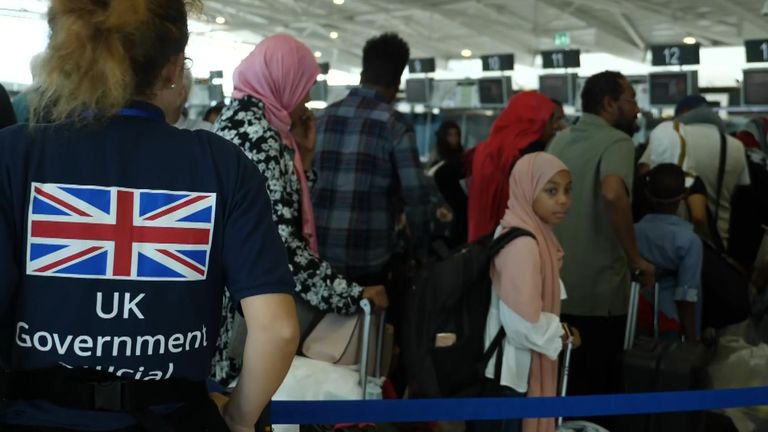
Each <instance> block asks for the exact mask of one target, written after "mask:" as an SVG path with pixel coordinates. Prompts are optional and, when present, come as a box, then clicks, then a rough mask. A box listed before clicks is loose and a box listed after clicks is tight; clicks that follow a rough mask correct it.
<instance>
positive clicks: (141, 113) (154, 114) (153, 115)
mask: <svg viewBox="0 0 768 432" xmlns="http://www.w3.org/2000/svg"><path fill="white" fill-rule="evenodd" d="M117 114H118V115H121V116H125V117H141V118H146V119H150V120H156V121H164V120H165V115H164V114H163V112H162V111H160V110H159V109H157V110H148V109H141V108H121V109H120V110H118V111H117Z"/></svg>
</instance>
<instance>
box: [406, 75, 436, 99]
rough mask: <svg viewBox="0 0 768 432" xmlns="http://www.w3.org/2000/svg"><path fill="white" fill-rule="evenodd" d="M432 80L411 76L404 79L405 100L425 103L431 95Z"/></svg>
mask: <svg viewBox="0 0 768 432" xmlns="http://www.w3.org/2000/svg"><path fill="white" fill-rule="evenodd" d="M431 87H432V80H431V79H428V78H413V79H409V80H406V81H405V100H406V101H407V102H409V103H415V104H427V103H429V102H430V101H431V97H432V88H431Z"/></svg>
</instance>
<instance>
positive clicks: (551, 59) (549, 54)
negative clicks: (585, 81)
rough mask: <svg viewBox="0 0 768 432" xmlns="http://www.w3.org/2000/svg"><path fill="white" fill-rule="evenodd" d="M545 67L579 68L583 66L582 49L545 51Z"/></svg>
mask: <svg viewBox="0 0 768 432" xmlns="http://www.w3.org/2000/svg"><path fill="white" fill-rule="evenodd" d="M541 58H542V60H543V63H544V64H543V66H544V69H562V68H577V67H580V66H581V51H580V50H557V51H543V52H542V53H541Z"/></svg>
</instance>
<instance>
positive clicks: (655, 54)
mask: <svg viewBox="0 0 768 432" xmlns="http://www.w3.org/2000/svg"><path fill="white" fill-rule="evenodd" d="M651 64H652V65H654V66H682V65H696V64H699V45H698V44H694V45H684V44H683V45H654V46H652V47H651Z"/></svg>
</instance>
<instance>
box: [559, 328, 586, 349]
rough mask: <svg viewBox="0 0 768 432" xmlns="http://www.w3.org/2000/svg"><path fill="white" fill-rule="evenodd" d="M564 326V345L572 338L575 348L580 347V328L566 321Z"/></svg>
mask: <svg viewBox="0 0 768 432" xmlns="http://www.w3.org/2000/svg"><path fill="white" fill-rule="evenodd" d="M562 326H563V336H562V339H563V345H565V344H567V343H568V339H569V338H570V339H571V345H572V346H573V348H578V347H580V346H581V333H579V330H578V329H576V328H574V327H571V326H569V325H568V324H566V323H562Z"/></svg>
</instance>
